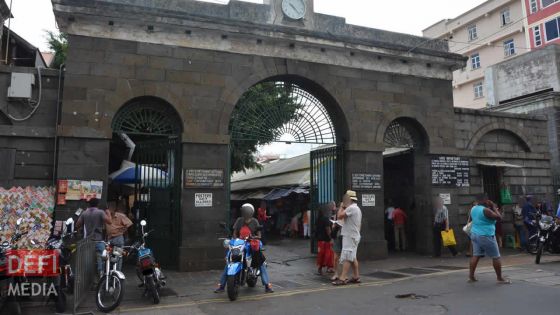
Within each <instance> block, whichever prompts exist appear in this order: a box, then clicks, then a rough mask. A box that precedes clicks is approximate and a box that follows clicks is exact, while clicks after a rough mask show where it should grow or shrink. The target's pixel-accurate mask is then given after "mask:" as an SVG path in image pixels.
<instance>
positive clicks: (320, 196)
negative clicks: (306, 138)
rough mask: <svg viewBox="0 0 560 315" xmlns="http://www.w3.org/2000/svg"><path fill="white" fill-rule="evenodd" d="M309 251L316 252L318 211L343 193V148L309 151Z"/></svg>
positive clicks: (337, 200)
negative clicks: (310, 221)
mask: <svg viewBox="0 0 560 315" xmlns="http://www.w3.org/2000/svg"><path fill="white" fill-rule="evenodd" d="M310 158H311V162H310V176H311V180H310V193H311V217H312V224H311V235H312V237H311V252H312V253H316V252H317V240H316V237H315V234H316V233H315V229H316V228H315V227H316V222H317V217H318V211H320V210H323V209H324V207H325V205H326V204H327V203H329V202H331V201H334V202H336V203H337V204H338V203H339V202H340V201H341V200H342V196H343V195H344V189H345V187H344V148H343V147H342V146H332V147H328V148H323V149H319V150H314V151H311V154H310Z"/></svg>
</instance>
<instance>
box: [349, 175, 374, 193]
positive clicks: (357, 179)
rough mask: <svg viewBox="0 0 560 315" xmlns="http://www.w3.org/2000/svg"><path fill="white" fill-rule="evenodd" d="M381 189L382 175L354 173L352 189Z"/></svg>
mask: <svg viewBox="0 0 560 315" xmlns="http://www.w3.org/2000/svg"><path fill="white" fill-rule="evenodd" d="M372 189H381V175H379V174H367V173H356V174H352V190H372Z"/></svg>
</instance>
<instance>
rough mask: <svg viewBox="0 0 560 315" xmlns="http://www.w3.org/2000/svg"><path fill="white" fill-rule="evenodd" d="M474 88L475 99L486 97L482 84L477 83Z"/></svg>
mask: <svg viewBox="0 0 560 315" xmlns="http://www.w3.org/2000/svg"><path fill="white" fill-rule="evenodd" d="M473 88H474V98H481V97H484V89H483V87H482V82H478V83H475V84H474V85H473Z"/></svg>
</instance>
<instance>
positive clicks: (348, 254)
mask: <svg viewBox="0 0 560 315" xmlns="http://www.w3.org/2000/svg"><path fill="white" fill-rule="evenodd" d="M359 244H360V238H353V237H349V236H343V237H342V252H341V253H340V263H341V264H342V263H343V262H345V261H350V262H354V261H355V260H356V255H357V253H358V245H359Z"/></svg>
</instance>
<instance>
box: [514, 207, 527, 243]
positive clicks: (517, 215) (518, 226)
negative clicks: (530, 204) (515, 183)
mask: <svg viewBox="0 0 560 315" xmlns="http://www.w3.org/2000/svg"><path fill="white" fill-rule="evenodd" d="M524 205H525V199H524V198H523V197H519V199H518V200H517V204H516V205H515V206H514V207H513V211H512V214H513V228H514V230H515V236H516V239H517V240H518V244H519V247H518V248H519V249H521V250H524V249H525V248H527V230H526V228H525V225H524V224H523V206H524Z"/></svg>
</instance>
